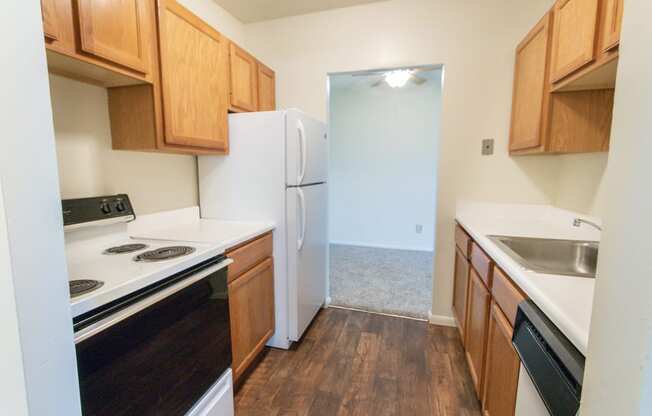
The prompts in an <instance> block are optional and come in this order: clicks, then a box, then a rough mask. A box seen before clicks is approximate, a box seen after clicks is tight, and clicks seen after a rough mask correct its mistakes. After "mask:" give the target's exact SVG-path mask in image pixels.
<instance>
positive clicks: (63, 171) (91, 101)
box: [50, 0, 246, 214]
mask: <svg viewBox="0 0 652 416" xmlns="http://www.w3.org/2000/svg"><path fill="white" fill-rule="evenodd" d="M180 2H181V3H182V4H183V5H184V6H186V7H187V8H188V9H190V10H191V11H192V12H193V13H195V14H196V15H198V16H200V17H201V18H202V19H204V20H205V21H206V22H207V23H209V24H211V25H213V26H214V27H215V28H216V29H217V30H218V31H219V32H220V33H222V34H224V35H225V36H227V37H229V38H230V39H232V40H234V41H236V42H238V43H240V44H243V43H245V45H244V46H246V41H245V37H244V25H243V24H242V23H240V22H239V21H238V20H236V19H235V18H234V17H233V16H231V15H230V14H228V13H227V12H226V11H224V10H223V9H222V8H221V7H219V6H218V5H217V4H216V3H215V2H213V1H212V0H181V1H180ZM50 86H51V95H52V108H53V112H54V127H55V136H56V143H57V158H58V165H59V175H60V179H61V196H62V197H63V198H79V197H87V196H96V195H106V194H113V193H123V192H124V193H127V194H129V196H130V197H131V199H132V202H133V204H134V206H135V208H136V213H138V214H148V213H152V212H159V211H165V210H170V209H177V208H183V207H188V206H193V205H197V204H198V201H199V197H198V186H197V160H196V157H194V156H184V155H172V154H158V153H145V152H132V151H115V150H112V149H111V128H110V124H109V110H108V98H107V92H106V90H105V89H103V88H99V87H96V86H93V85H88V84H84V83H80V82H77V81H72V80H69V79H67V78H62V77H58V76H51V77H50Z"/></svg>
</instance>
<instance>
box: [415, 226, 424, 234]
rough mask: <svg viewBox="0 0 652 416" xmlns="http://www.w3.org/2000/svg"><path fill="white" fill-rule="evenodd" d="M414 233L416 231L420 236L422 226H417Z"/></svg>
mask: <svg viewBox="0 0 652 416" xmlns="http://www.w3.org/2000/svg"><path fill="white" fill-rule="evenodd" d="M416 231H417V234H421V233H422V232H423V225H421V224H417V226H416Z"/></svg>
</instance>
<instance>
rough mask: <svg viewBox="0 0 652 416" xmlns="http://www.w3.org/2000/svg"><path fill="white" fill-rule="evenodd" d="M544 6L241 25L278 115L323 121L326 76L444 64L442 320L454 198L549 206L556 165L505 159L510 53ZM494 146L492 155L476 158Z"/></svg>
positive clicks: (377, 12)
mask: <svg viewBox="0 0 652 416" xmlns="http://www.w3.org/2000/svg"><path fill="white" fill-rule="evenodd" d="M552 3H553V1H552V0H530V1H527V2H524V1H522V0H483V1H474V0H458V1H449V0H394V1H387V2H380V3H374V4H369V5H363V6H358V7H351V8H346V9H339V10H332V11H328V12H322V13H315V14H310V15H304V16H296V17H290V18H285V19H278V20H273V21H268V22H261V23H257V24H252V25H248V26H247V38H248V42H249V44H250V45H251V50H252V52H253V53H254V54H256V55H257V56H258V57H259V58H260V59H261V60H263V61H265V62H266V63H268V64H269V65H270V66H271V67H272V68H273V69H275V70H276V72H277V91H278V103H279V106H280V107H290V106H295V107H299V108H302V109H303V110H305V111H307V112H308V113H312V114H313V115H315V116H317V117H319V118H321V119H324V120H325V119H326V106H327V99H326V78H327V74H328V73H329V72H342V71H356V70H365V69H373V68H382V67H404V66H414V65H422V64H444V65H445V67H446V75H445V80H444V90H443V96H442V122H441V125H442V132H441V142H440V153H439V154H440V161H439V164H438V167H439V168H438V169H439V172H438V185H437V193H438V197H437V199H438V203H437V205H438V208H437V220H436V221H437V228H438V233H437V240H436V244H435V248H436V249H435V252H436V253H437V254H436V259H435V273H434V279H435V281H434V286H433V287H434V290H433V313H434V314H435V315H442V316H445V317H451V316H452V312H451V303H452V302H451V299H452V287H453V285H452V275H453V258H454V248H453V247H454V238H453V218H454V214H455V204H456V201H457V200H460V199H478V200H487V201H505V202H524V203H550V202H552V200H553V197H554V195H555V193H556V186H557V178H558V176H557V168H556V164H557V161H556V159H554V158H550V157H519V158H510V157H509V155H508V153H507V142H508V134H509V120H510V108H511V99H512V97H511V91H512V79H513V71H514V50H515V48H516V45H517V44H518V42H519V41H520V40H521V39H522V38H523V36H524V35H525V34H526V33H527V31H528V30H529V29H530V28H531V27H532V26H534V24H535V23H536V22H537V21H538V20H539V19H540V18H541V17H542V16H543V15H544V13H545V12H546V11H547V10H548V8H549V7H550V6H551V5H552ZM485 138H495V139H496V146H495V147H496V154H495V155H494V156H490V157H483V156H481V155H480V149H481V140H482V139H485Z"/></svg>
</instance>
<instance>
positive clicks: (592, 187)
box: [553, 152, 609, 217]
mask: <svg viewBox="0 0 652 416" xmlns="http://www.w3.org/2000/svg"><path fill="white" fill-rule="evenodd" d="M558 158H559V162H558V169H559V182H558V185H557V191H556V196H555V198H554V201H553V203H554V204H555V205H556V206H558V207H560V208H564V209H569V210H571V211H577V212H581V213H584V214H589V215H593V216H597V217H602V215H603V211H604V206H605V203H606V197H607V194H606V192H605V184H604V177H605V172H606V169H607V162H608V160H609V153H607V152H602V153H587V154H578V155H563V156H558Z"/></svg>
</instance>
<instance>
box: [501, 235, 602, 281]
mask: <svg viewBox="0 0 652 416" xmlns="http://www.w3.org/2000/svg"><path fill="white" fill-rule="evenodd" d="M489 238H490V239H491V240H492V241H494V242H495V243H496V244H498V246H499V247H500V248H502V249H503V250H504V251H505V252H506V253H507V254H509V255H510V256H511V257H512V258H513V259H514V260H515V261H516V262H517V263H519V264H520V265H521V266H523V267H524V268H526V269H527V270H531V271H533V272H537V273H547V274H561V275H567V276H579V277H589V278H595V270H596V266H597V263H598V250H599V247H600V243H598V242H596V241H575V240H552V239H545V238H529V237H509V236H501V235H494V236H489Z"/></svg>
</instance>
